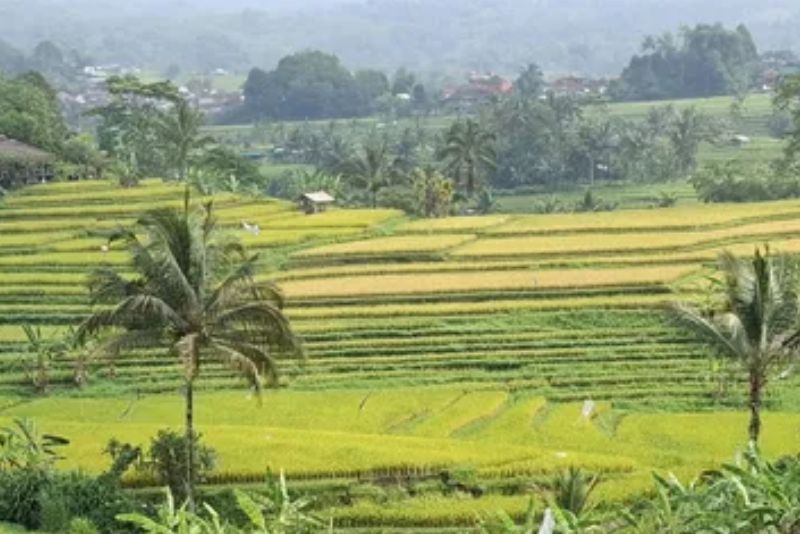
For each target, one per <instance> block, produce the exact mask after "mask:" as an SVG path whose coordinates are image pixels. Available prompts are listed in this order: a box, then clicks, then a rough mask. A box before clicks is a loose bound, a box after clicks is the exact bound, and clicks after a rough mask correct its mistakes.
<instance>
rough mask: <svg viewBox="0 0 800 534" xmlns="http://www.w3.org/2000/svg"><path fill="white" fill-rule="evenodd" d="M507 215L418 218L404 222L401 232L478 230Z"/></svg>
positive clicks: (499, 220) (504, 220) (488, 226)
mask: <svg viewBox="0 0 800 534" xmlns="http://www.w3.org/2000/svg"><path fill="white" fill-rule="evenodd" d="M508 219H509V216H508V215H484V216H482V217H446V218H444V219H420V220H417V221H412V222H409V223H406V224H404V225H403V226H401V227H400V228H399V231H400V232H401V233H405V232H409V233H426V232H431V233H437V232H463V231H479V230H484V229H486V228H490V227H493V226H498V225H500V224H503V223H504V222H506V221H507V220H508Z"/></svg>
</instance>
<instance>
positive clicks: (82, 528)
mask: <svg viewBox="0 0 800 534" xmlns="http://www.w3.org/2000/svg"><path fill="white" fill-rule="evenodd" d="M67 532H68V533H69V534H99V533H100V531H99V530H97V527H95V526H94V524H93V523H92V522H91V521H89V520H88V519H84V518H83V517H76V518H75V519H73V520H72V521H70V523H69V529H68V531H67Z"/></svg>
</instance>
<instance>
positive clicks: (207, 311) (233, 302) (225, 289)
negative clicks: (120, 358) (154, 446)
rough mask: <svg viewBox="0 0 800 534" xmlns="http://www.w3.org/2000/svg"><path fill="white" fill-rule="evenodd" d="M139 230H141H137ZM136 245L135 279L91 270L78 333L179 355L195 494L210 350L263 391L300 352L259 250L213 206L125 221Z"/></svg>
mask: <svg viewBox="0 0 800 534" xmlns="http://www.w3.org/2000/svg"><path fill="white" fill-rule="evenodd" d="M140 236H142V237H140ZM112 239H116V240H122V241H124V242H125V243H126V245H127V247H128V250H129V252H130V259H131V265H130V267H129V270H130V272H133V273H135V274H134V276H133V277H132V278H127V277H123V276H122V275H121V274H119V273H117V272H115V271H114V270H112V269H109V268H104V269H99V270H97V271H95V272H94V273H93V275H92V276H91V278H90V292H91V296H92V302H93V304H102V305H105V306H104V307H102V308H98V309H96V310H95V311H94V313H93V314H92V315H91V316H90V317H89V318H87V319H86V320H85V321H84V322H83V323H82V324H81V326H80V328H79V330H78V335H79V337H80V338H81V339H84V338H86V337H87V336H91V335H94V334H97V333H98V332H100V331H108V332H109V334H110V335H109V336H108V337H107V338H103V339H102V340H101V341H100V342H99V344H98V346H97V349H96V352H97V353H98V354H102V355H104V356H106V357H112V358H113V357H114V356H116V355H118V354H119V353H120V352H121V351H123V350H125V349H133V348H151V349H153V348H160V349H164V350H165V353H166V354H168V355H169V356H171V357H176V358H177V359H178V361H179V362H180V363H181V364H182V371H183V372H182V375H183V376H182V378H183V381H184V384H185V388H186V406H185V421H186V436H187V443H188V449H189V450H188V462H187V473H186V485H187V495H188V496H189V502H190V506H192V502H193V501H192V499H193V496H194V491H193V489H194V479H195V474H194V473H193V465H194V461H193V456H194V436H195V433H194V404H193V400H194V397H193V390H194V384H195V381H196V380H197V378H198V376H199V374H200V370H201V367H202V366H203V364H205V363H207V362H208V361H209V360H211V359H215V360H218V361H221V362H223V363H226V364H228V365H230V366H231V367H232V368H233V369H234V370H235V371H238V372H239V373H240V374H241V375H243V376H244V377H245V378H246V379H247V380H248V382H249V384H250V385H251V386H252V387H253V388H254V389H255V391H256V392H260V390H261V386H262V381H263V380H262V377H263V376H266V378H267V381H268V384H276V383H277V371H278V370H277V365H276V361H275V358H276V357H278V356H288V355H295V356H297V355H301V350H300V344H299V341H298V339H297V338H296V337H295V335H294V333H293V332H292V329H291V327H290V324H289V321H288V320H287V318H286V316H285V315H284V314H283V312H282V308H283V298H282V296H281V293H280V292H279V290H278V289H277V287H275V286H274V285H272V284H271V283H258V282H256V281H255V279H254V271H255V269H256V263H257V256H255V255H247V254H246V253H245V251H244V249H243V248H242V247H241V246H240V245H239V244H237V243H235V242H230V241H227V242H226V241H224V240H223V239H221V237H220V235H219V234H218V233H217V232H216V226H215V220H214V217H213V214H212V209H211V205H210V204H208V205H206V206H204V207H203V209H201V210H192V209H190V207H189V193H188V190H187V193H186V199H185V205H184V209H183V210H180V209H159V210H154V211H150V212H148V213H146V214H145V215H144V216H142V217H141V218H140V219H139V220H138V221H137V225H136V228H135V229H133V230H119V231H117V232H116V233H115V235H114V236H112Z"/></svg>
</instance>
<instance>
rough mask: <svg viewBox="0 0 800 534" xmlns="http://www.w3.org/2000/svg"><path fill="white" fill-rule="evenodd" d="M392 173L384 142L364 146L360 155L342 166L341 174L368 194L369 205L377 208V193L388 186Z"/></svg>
mask: <svg viewBox="0 0 800 534" xmlns="http://www.w3.org/2000/svg"><path fill="white" fill-rule="evenodd" d="M392 172H393V169H392V162H391V159H390V156H389V150H388V147H387V146H386V143H385V142H382V143H371V144H367V145H364V147H363V149H362V151H361V153H360V154H357V155H356V156H355V157H353V158H351V159H350V160H348V161H347V162H345V163H344V164H343V165H342V173H343V174H344V175H345V177H346V178H348V179H350V180H352V182H353V183H354V185H355V186H356V187H358V188H361V189H364V190H366V191H367V193H369V198H370V205H371V206H372V207H373V208H376V207H377V206H378V192H380V190H381V189H383V188H384V187H386V186H387V185H389V183H390V177H391V174H392Z"/></svg>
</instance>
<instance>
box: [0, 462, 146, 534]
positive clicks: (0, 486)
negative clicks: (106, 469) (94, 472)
mask: <svg viewBox="0 0 800 534" xmlns="http://www.w3.org/2000/svg"><path fill="white" fill-rule="evenodd" d="M131 506H132V505H131V501H130V499H129V498H128V497H126V496H125V494H124V493H123V492H122V490H121V489H120V488H119V487H118V486H117V485H116V483H115V482H114V481H112V479H110V478H108V477H100V478H92V477H89V476H86V475H84V474H81V473H76V472H71V473H57V472H54V471H50V470H45V469H15V470H8V471H2V472H0V521H8V522H11V523H17V524H20V525H23V526H25V527H26V528H28V529H43V530H45V531H47V532H64V531H66V530H67V526H68V524H69V520H70V519H71V518H74V517H84V518H86V519H88V520H90V521H91V522H92V523H94V524H95V525H97V527H98V529H99V530H100V531H102V532H120V529H119V526H118V524H117V522H116V520H115V519H114V516H116V515H117V514H118V513H120V512H122V511H124V510H127V509H130V508H131Z"/></svg>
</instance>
